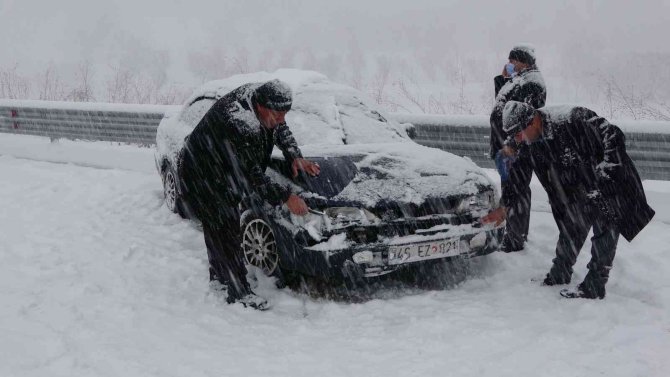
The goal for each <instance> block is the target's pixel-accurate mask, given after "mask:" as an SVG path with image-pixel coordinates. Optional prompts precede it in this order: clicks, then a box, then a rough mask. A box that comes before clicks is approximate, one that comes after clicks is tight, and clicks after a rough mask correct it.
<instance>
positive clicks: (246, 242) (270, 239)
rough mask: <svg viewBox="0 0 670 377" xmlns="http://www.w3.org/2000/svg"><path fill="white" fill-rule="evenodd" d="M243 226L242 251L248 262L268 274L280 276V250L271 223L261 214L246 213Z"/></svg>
mask: <svg viewBox="0 0 670 377" xmlns="http://www.w3.org/2000/svg"><path fill="white" fill-rule="evenodd" d="M241 227H242V251H243V253H244V260H245V261H246V262H247V264H250V265H252V266H256V267H258V268H260V269H261V270H263V273H264V274H265V275H266V276H278V275H279V270H280V268H279V251H278V249H277V238H276V237H275V232H274V230H273V229H272V227H271V226H270V224H269V223H268V222H267V221H266V220H264V219H263V218H261V217H259V216H256V215H250V214H246V216H243V221H242V224H241Z"/></svg>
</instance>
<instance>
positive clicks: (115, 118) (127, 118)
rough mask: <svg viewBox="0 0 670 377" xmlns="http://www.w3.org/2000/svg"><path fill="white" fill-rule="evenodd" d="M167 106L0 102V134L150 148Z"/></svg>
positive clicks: (168, 107)
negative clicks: (125, 144) (126, 144)
mask: <svg viewBox="0 0 670 377" xmlns="http://www.w3.org/2000/svg"><path fill="white" fill-rule="evenodd" d="M170 108H172V107H170V106H142V105H116V104H103V103H100V104H93V103H84V104H77V103H67V102H47V101H0V131H1V132H6V133H14V134H22V135H34V136H46V137H50V138H52V139H61V138H62V139H76V140H91V141H113V142H121V143H133V144H141V145H151V144H155V143H156V128H157V127H158V123H160V121H161V119H162V118H163V114H164V113H165V111H167V110H168V109H170Z"/></svg>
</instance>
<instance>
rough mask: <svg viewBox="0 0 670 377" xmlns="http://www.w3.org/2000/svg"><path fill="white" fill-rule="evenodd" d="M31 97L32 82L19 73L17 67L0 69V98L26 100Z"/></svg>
mask: <svg viewBox="0 0 670 377" xmlns="http://www.w3.org/2000/svg"><path fill="white" fill-rule="evenodd" d="M29 96H30V81H29V80H28V79H27V78H25V77H23V76H21V75H19V74H18V73H17V65H14V66H13V67H10V68H2V69H0V97H1V98H9V99H26V98H29Z"/></svg>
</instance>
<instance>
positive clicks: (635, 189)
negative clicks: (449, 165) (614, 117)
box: [501, 106, 654, 241]
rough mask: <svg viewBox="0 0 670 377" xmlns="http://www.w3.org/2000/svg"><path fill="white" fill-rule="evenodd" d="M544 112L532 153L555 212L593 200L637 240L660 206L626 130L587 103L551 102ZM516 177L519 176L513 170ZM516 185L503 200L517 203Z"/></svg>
mask: <svg viewBox="0 0 670 377" xmlns="http://www.w3.org/2000/svg"><path fill="white" fill-rule="evenodd" d="M539 113H540V115H541V117H542V122H543V133H542V137H541V138H540V140H538V141H535V142H533V143H532V144H530V145H529V146H528V148H527V150H526V152H527V153H528V154H529V158H530V163H531V165H532V167H533V171H534V172H535V174H536V176H537V177H538V179H539V181H540V183H541V184H542V186H543V187H544V189H545V190H546V191H547V195H548V196H549V203H550V204H551V208H552V211H554V213H556V211H558V213H563V212H565V211H566V208H568V205H569V204H575V203H576V204H583V205H591V206H593V207H595V208H597V209H598V210H599V213H600V214H601V215H603V216H605V217H606V218H607V219H608V220H609V221H610V222H611V223H612V224H613V225H614V226H615V227H616V228H617V230H618V231H619V232H620V233H621V234H622V235H623V236H624V237H625V238H626V239H627V240H628V241H631V240H632V239H633V238H634V237H635V236H636V235H637V234H638V233H639V232H640V231H641V230H642V229H643V228H644V227H645V226H646V225H647V224H648V223H649V221H651V218H652V217H653V216H654V210H653V209H651V207H649V205H648V204H647V199H646V196H645V194H644V189H643V188H642V182H641V181H640V177H639V175H638V173H637V170H636V169H635V165H634V164H633V161H632V160H631V159H630V157H629V156H628V154H627V153H626V145H625V136H624V134H623V133H622V132H621V130H620V129H619V128H618V127H617V126H615V125H613V124H611V123H609V122H608V121H607V120H606V119H604V118H602V117H599V116H598V115H596V113H595V112H593V111H591V110H589V109H586V108H583V107H567V106H551V107H546V108H543V109H539ZM510 179H512V180H513V179H518V178H517V176H516V175H513V174H512V175H510ZM514 186H515V185H514V184H513V183H512V184H510V185H507V187H508V188H507V189H505V188H503V195H502V199H501V204H502V205H504V206H508V205H509V204H510V203H515V201H516V196H517V195H519V194H518V192H517V190H514V189H512V188H513V187H514ZM568 215H569V214H568Z"/></svg>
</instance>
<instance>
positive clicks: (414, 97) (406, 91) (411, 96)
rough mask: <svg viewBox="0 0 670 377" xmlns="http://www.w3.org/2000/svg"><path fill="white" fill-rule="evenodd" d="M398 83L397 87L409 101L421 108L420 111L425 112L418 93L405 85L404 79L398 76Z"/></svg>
mask: <svg viewBox="0 0 670 377" xmlns="http://www.w3.org/2000/svg"><path fill="white" fill-rule="evenodd" d="M397 84H398V89H400V93H402V95H403V96H404V97H405V98H406V99H407V100H409V101H410V102H411V103H413V104H414V105H415V106H416V107H418V108H419V110H421V112H422V113H426V112H427V111H426V106H425V105H424V104H423V103H422V101H421V97H420V95H419V94H417V93H414V92H413V91H412V90H411V89H410V88H409V87H408V85H407V82H406V79H405V78H400V79H399V80H398V82H397Z"/></svg>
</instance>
